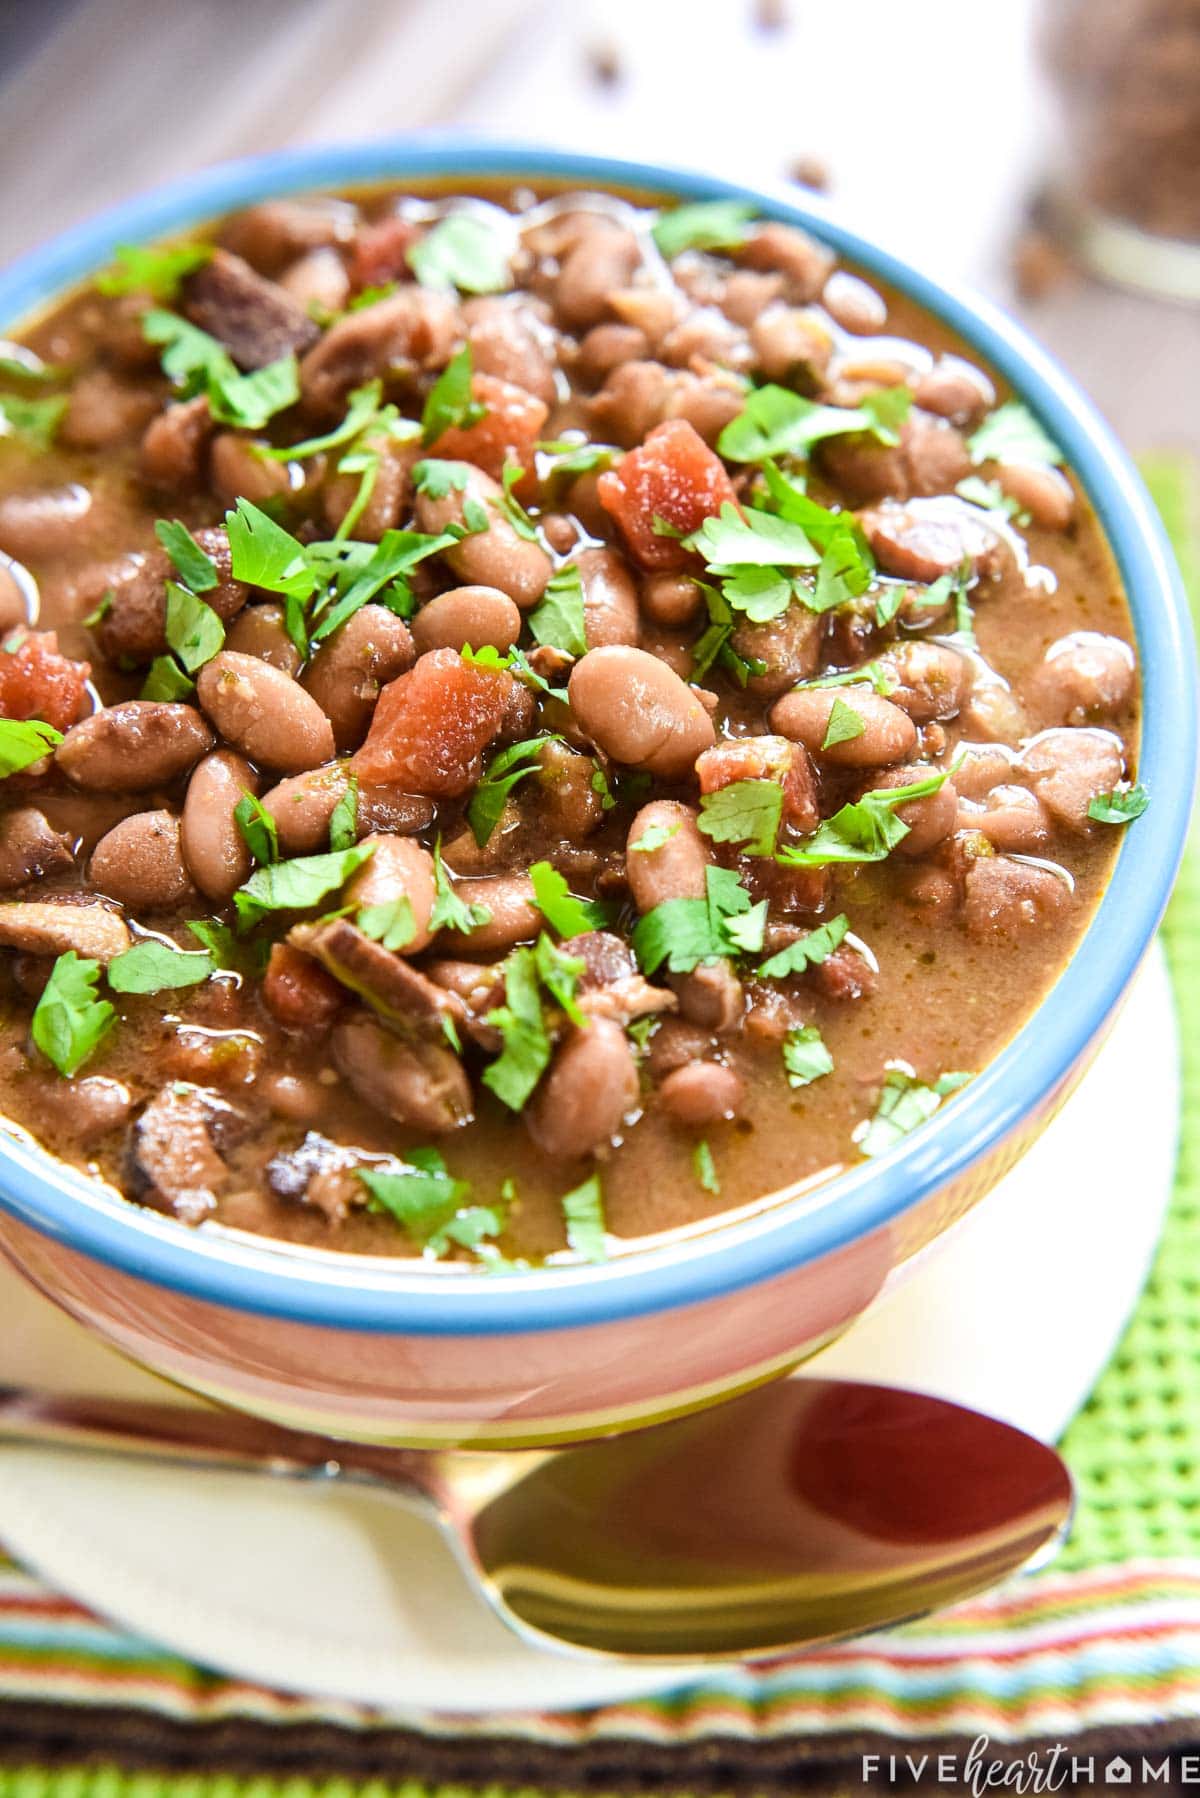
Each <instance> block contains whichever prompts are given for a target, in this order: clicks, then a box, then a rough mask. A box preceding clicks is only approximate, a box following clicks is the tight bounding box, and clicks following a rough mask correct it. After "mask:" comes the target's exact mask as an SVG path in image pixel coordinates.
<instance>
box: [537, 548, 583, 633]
mask: <svg viewBox="0 0 1200 1798" xmlns="http://www.w3.org/2000/svg"><path fill="white" fill-rule="evenodd" d="M528 622H529V628H530V630H531V632H532V633H533V635H534V636H535V637H536V638H537V641H538V642H539V643H543V644H546V645H547V646H548V647H549V648H551V649H561V650H563V651H564V652H565V654H567V655H570V656H582V655H586V654H587V629H586V625H585V621H584V610H583V582H582V581H581V579H580V578H579V570H578V569H577V568H576V567H575V565H574V563H571V562H569V563H568V564H567V566H566V567H565V568H560V569H559V570H558V573H557V574H555V575H552V576H551V578H550V579H549V580H548V581H547V583H546V591H545V593H544V594H543V596H542V598H541V599H540V601H539V602H538V604H537V605H536V606H535V607H534V609H533V611H532V612H530V613H529V620H528Z"/></svg>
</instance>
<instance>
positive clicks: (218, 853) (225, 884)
mask: <svg viewBox="0 0 1200 1798" xmlns="http://www.w3.org/2000/svg"><path fill="white" fill-rule="evenodd" d="M257 791H258V780H257V778H256V776H255V774H254V771H253V769H252V768H251V767H250V765H249V763H248V762H244V761H243V760H242V758H241V756H239V755H234V753H233V751H232V750H230V749H215V750H214V751H213V753H212V754H211V755H206V756H205V758H204V760H203V761H202V762H201V763H200V765H199V766H198V767H197V768H196V769H194V770H193V773H192V778H191V780H190V781H189V782H188V790H187V797H186V799H185V800H184V802H183V822H182V829H181V836H180V842H181V845H182V848H183V859H184V861H185V862H186V863H187V869H188V872H189V874H190V875H191V877H192V879H193V880H194V881H195V883H196V885H197V886H198V887H199V889H200V891H201V892H202V893H203V894H204V896H205V898H206V899H211V900H212V901H213V903H214V904H216V905H224V904H226V903H227V901H228V900H229V899H230V898H231V897H232V896H233V893H234V892H235V890H236V889H237V888H238V887H240V886H241V884H242V882H243V881H244V880H247V879H248V878H249V876H250V869H251V866H252V861H251V856H250V851H249V849H248V848H247V847H246V843H245V840H244V838H243V837H242V833H241V831H240V830H239V829H238V827H237V822H236V820H235V818H234V815H233V814H234V811H235V809H236V807H237V806H238V805H239V804H240V802H241V799H242V796H243V794H245V793H257Z"/></svg>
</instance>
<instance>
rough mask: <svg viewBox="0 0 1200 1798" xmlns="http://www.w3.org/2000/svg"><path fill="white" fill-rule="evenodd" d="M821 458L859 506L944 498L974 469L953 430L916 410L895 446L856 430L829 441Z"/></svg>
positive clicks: (941, 421)
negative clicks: (899, 500)
mask: <svg viewBox="0 0 1200 1798" xmlns="http://www.w3.org/2000/svg"><path fill="white" fill-rule="evenodd" d="M819 455H820V461H821V466H822V468H823V469H825V471H826V472H827V473H828V474H830V475H831V476H832V477H833V479H834V480H835V481H836V482H837V483H838V486H839V487H840V488H841V489H842V490H843V492H845V493H847V494H848V495H849V496H850V498H851V499H852V500H853V501H854V503H855V504H856V505H859V504H862V503H864V502H866V501H867V500H878V499H889V498H891V499H901V500H903V499H912V498H913V497H914V496H924V497H929V496H931V495H933V494H938V493H945V492H947V491H948V490H951V489H953V488H954V487H955V486H956V485H957V483H958V482H959V481H961V480H962V479H963V477H964V476H965V475H967V474H969V473H970V470H971V458H970V456H969V455H968V453H967V447H966V444H965V443H964V442H963V439H962V436H961V434H960V433H959V432H958V431H957V430H956V429H955V427H954V426H953V425H952V424H949V423H948V422H947V420H946V419H944V418H938V417H936V416H935V415H934V414H933V413H930V412H920V411H916V410H914V411H913V412H911V413H910V414H909V416H908V418H907V419H906V420H905V422H904V424H903V425H902V427H901V430H900V441H899V443H897V444H883V443H878V442H876V440H875V439H874V438H873V437H870V436H868V435H866V434H865V433H862V432H857V431H856V432H852V433H850V434H849V435H848V436H844V437H830V438H827V439H826V441H825V442H824V443H822V444H821V445H820V449H819Z"/></svg>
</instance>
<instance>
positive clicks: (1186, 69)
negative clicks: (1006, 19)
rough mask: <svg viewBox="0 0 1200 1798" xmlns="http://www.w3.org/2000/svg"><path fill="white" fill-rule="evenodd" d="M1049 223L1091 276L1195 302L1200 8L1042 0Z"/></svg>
mask: <svg viewBox="0 0 1200 1798" xmlns="http://www.w3.org/2000/svg"><path fill="white" fill-rule="evenodd" d="M1044 19H1045V23H1044V26H1043V33H1042V50H1043V59H1044V63H1045V66H1046V69H1047V71H1048V73H1049V76H1050V79H1051V82H1052V84H1053V87H1054V90H1055V94H1056V97H1057V101H1058V108H1059V124H1060V138H1061V144H1060V163H1059V169H1058V173H1057V177H1056V180H1055V182H1054V185H1053V188H1052V191H1051V193H1050V195H1049V202H1050V217H1051V219H1052V221H1053V223H1054V225H1055V227H1056V228H1057V229H1058V230H1059V231H1061V232H1062V234H1063V235H1064V237H1065V238H1066V240H1067V243H1068V245H1069V247H1070V248H1071V249H1072V250H1073V251H1074V252H1075V253H1076V254H1077V255H1078V256H1079V257H1080V259H1081V260H1083V261H1084V262H1086V263H1087V264H1088V265H1089V266H1090V267H1091V268H1093V269H1094V270H1095V271H1096V273H1097V274H1100V275H1102V276H1105V277H1106V278H1108V279H1110V280H1114V281H1117V282H1119V283H1121V285H1123V286H1128V287H1136V288H1141V289H1148V290H1150V291H1153V292H1155V293H1159V294H1162V295H1164V296H1166V297H1170V298H1173V299H1184V300H1193V301H1197V302H1200V0H1048V4H1047V7H1046V12H1045V15H1044Z"/></svg>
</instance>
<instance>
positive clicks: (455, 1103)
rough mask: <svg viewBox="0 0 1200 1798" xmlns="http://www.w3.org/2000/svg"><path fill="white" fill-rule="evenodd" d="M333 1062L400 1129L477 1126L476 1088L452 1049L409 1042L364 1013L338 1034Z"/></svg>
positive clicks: (334, 1039) (349, 1020)
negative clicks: (473, 1117)
mask: <svg viewBox="0 0 1200 1798" xmlns="http://www.w3.org/2000/svg"><path fill="white" fill-rule="evenodd" d="M332 1047H333V1059H334V1062H335V1063H336V1065H337V1067H338V1068H339V1070H340V1071H341V1073H342V1074H344V1075H345V1077H346V1079H347V1080H348V1081H349V1082H350V1085H351V1086H352V1087H353V1088H354V1090H355V1092H356V1093H357V1094H358V1096H359V1098H360V1099H364V1100H365V1101H366V1103H367V1104H368V1105H370V1106H373V1107H374V1109H375V1110H376V1111H381V1112H382V1113H383V1115H384V1117H389V1118H391V1119H392V1120H393V1122H395V1123H397V1124H410V1125H411V1126H412V1127H413V1129H415V1130H430V1131H435V1132H437V1133H439V1134H441V1133H443V1132H445V1131H448V1130H457V1129H459V1128H460V1127H461V1126H462V1125H464V1124H469V1123H470V1121H471V1088H470V1084H469V1082H468V1080H467V1076H466V1074H465V1073H464V1072H463V1069H462V1067H461V1065H460V1063H459V1061H458V1058H457V1056H455V1055H453V1054H452V1053H451V1052H450V1050H449V1049H447V1048H443V1047H442V1046H441V1045H440V1044H439V1043H430V1042H420V1041H413V1042H404V1041H402V1040H401V1039H400V1038H399V1037H398V1036H393V1035H392V1034H391V1032H390V1031H388V1030H385V1029H384V1028H383V1026H382V1025H381V1024H377V1023H376V1022H375V1021H374V1019H373V1018H369V1017H367V1016H366V1015H365V1014H363V1013H360V1014H358V1015H357V1016H355V1017H352V1018H347V1019H346V1020H345V1021H344V1022H343V1023H341V1024H338V1025H336V1026H335V1028H334V1032H333V1037H332Z"/></svg>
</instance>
